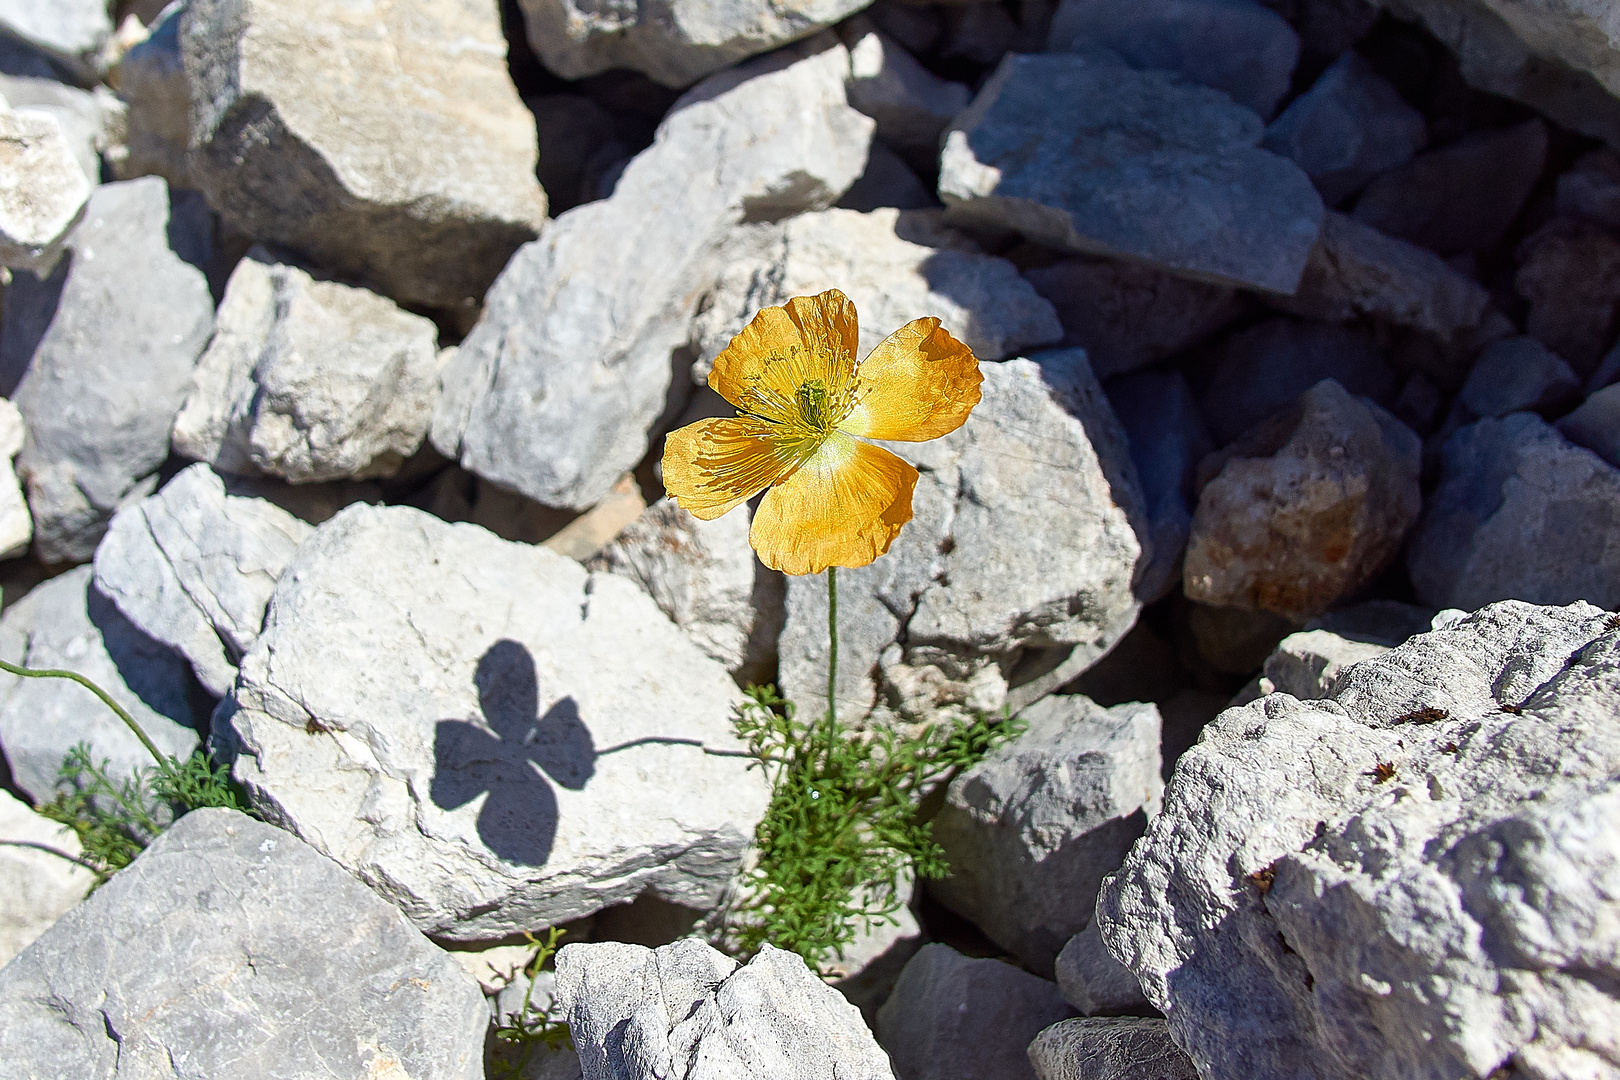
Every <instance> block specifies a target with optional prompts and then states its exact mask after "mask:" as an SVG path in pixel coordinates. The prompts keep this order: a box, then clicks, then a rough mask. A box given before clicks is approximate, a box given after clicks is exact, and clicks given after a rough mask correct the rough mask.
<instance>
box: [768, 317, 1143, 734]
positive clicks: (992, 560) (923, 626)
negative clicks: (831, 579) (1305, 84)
mask: <svg viewBox="0 0 1620 1080" xmlns="http://www.w3.org/2000/svg"><path fill="white" fill-rule="evenodd" d="M980 370H981V371H982V372H983V373H984V384H983V387H982V390H983V394H984V397H983V400H982V401H981V402H980V403H979V405H978V407H977V408H975V409H974V410H973V414H972V415H971V416H970V417H969V418H968V421H967V423H966V424H964V425H963V426H962V427H961V428H959V429H958V430H957V431H955V432H952V433H951V434H950V435H947V436H945V437H944V438H942V439H937V440H935V441H933V442H931V443H905V444H895V445H894V449H895V450H896V451H898V452H899V453H900V454H901V455H902V456H904V457H905V458H906V459H907V460H909V461H911V462H912V463H913V464H915V465H916V466H917V468H918V470H919V471H920V473H921V477H920V479H919V480H918V482H917V488H916V492H915V494H914V496H913V499H912V509H913V512H914V515H915V516H914V517H913V519H912V521H911V522H910V524H908V525H907V526H906V528H905V529H904V530H902V532H901V533H900V536H899V537H898V538H897V539H896V540H895V542H894V546H893V547H892V548H891V549H890V551H889V554H888V555H886V556H885V557H883V558H881V559H879V560H877V561H876V562H874V563H872V564H871V565H870V566H866V567H862V568H861V569H859V570H846V571H845V572H844V573H841V574H839V575H838V588H839V598H838V615H839V677H838V678H839V682H838V712H839V715H840V716H841V717H843V718H844V719H846V720H849V721H858V720H860V719H861V718H862V717H864V716H866V715H867V713H868V711H869V710H870V709H871V708H872V707H873V705H874V703H877V702H883V703H884V704H883V706H882V708H883V709H884V710H888V711H890V712H894V713H898V715H899V716H900V717H902V718H904V719H905V720H907V721H928V720H934V719H945V718H950V717H963V716H967V715H970V714H971V713H972V712H974V711H976V710H982V711H985V712H996V711H998V710H1000V709H1001V707H1002V706H1003V705H1005V704H1008V703H1009V702H1012V703H1013V705H1014V708H1015V709H1016V708H1018V707H1021V705H1022V704H1027V703H1028V702H1029V701H1031V700H1033V699H1034V698H1033V696H1031V697H1026V698H1024V699H1023V700H1022V701H1020V700H1019V697H1020V695H1021V694H1026V693H1028V692H1029V691H1028V689H1027V688H1024V687H1020V688H1017V689H1015V690H1013V691H1012V692H1011V693H1009V687H1008V676H1009V674H1011V672H1012V669H1013V668H1014V667H1015V666H1016V664H1017V662H1018V660H1019V659H1020V658H1021V657H1023V656H1024V655H1025V654H1026V653H1027V652H1031V651H1036V650H1042V649H1048V648H1070V647H1072V649H1073V652H1072V653H1071V660H1072V662H1073V664H1074V665H1076V672H1075V673H1078V670H1081V669H1083V668H1084V667H1086V666H1089V665H1090V663H1091V662H1092V661H1094V660H1096V658H1097V657H1099V656H1101V655H1102V654H1103V653H1104V652H1106V651H1107V650H1108V649H1109V648H1110V647H1111V646H1112V645H1113V644H1114V642H1116V641H1117V640H1119V638H1120V637H1122V636H1124V634H1125V632H1126V631H1127V630H1129V629H1130V627H1131V625H1132V623H1134V622H1135V620H1136V613H1137V610H1138V607H1139V605H1138V602H1137V600H1136V598H1135V596H1134V595H1133V594H1132V592H1131V587H1132V582H1133V579H1134V577H1135V574H1136V567H1137V563H1138V561H1139V560H1140V559H1141V558H1142V557H1143V548H1144V543H1143V540H1142V539H1141V538H1142V537H1145V536H1146V535H1147V528H1148V526H1147V522H1146V516H1145V513H1144V511H1143V509H1142V503H1143V499H1142V495H1141V488H1140V485H1139V483H1138V481H1137V479H1136V476H1135V468H1134V466H1133V465H1132V464H1131V461H1130V451H1129V448H1128V447H1127V445H1126V441H1125V434H1124V432H1123V431H1122V430H1121V429H1120V427H1119V422H1118V420H1116V419H1115V417H1114V415H1113V411H1112V410H1111V409H1110V408H1109V406H1108V402H1107V399H1106V398H1105V397H1104V396H1103V393H1102V388H1101V387H1100V386H1098V384H1097V381H1096V378H1095V377H1094V376H1093V375H1092V374H1091V370H1090V368H1089V367H1088V366H1087V365H1086V361H1085V354H1084V352H1083V351H1081V350H1079V349H1067V350H1060V351H1054V352H1048V353H1040V354H1037V356H1036V358H1035V359H1034V360H1028V359H1016V360H1009V361H1006V362H1005V363H1000V364H996V363H986V364H982V365H981V366H980ZM1012 537H1019V538H1020V539H1019V540H1018V541H1016V542H1015V541H1013V540H1011V539H1010V538H1012ZM779 651H780V656H781V667H780V680H781V686H782V688H783V691H784V693H786V694H787V696H788V697H790V698H791V699H792V700H793V701H795V702H797V703H798V707H799V709H800V710H801V712H802V713H804V714H805V715H814V714H816V713H819V712H821V711H822V710H824V709H825V708H826V686H827V587H826V581H825V579H824V578H823V577H820V576H817V577H794V578H790V579H789V580H788V598H787V624H786V626H785V627H784V629H783V632H782V637H781V638H780V641H779ZM1060 681H1063V680H1060ZM1057 685H1059V684H1058V683H1053V684H1052V685H1050V686H1047V687H1045V689H1044V690H1042V691H1039V693H1049V692H1050V691H1051V690H1053V689H1056V687H1057ZM1039 693H1037V694H1036V695H1035V696H1039Z"/></svg>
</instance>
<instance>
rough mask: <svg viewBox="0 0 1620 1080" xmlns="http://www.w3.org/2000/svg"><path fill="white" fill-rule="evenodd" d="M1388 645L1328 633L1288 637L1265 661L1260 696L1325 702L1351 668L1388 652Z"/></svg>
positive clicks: (1310, 633)
mask: <svg viewBox="0 0 1620 1080" xmlns="http://www.w3.org/2000/svg"><path fill="white" fill-rule="evenodd" d="M1389 648H1390V647H1389V646H1388V645H1380V644H1376V643H1374V642H1367V641H1355V640H1353V639H1350V638H1345V637H1340V636H1339V635H1338V634H1335V633H1332V632H1331V631H1328V630H1306V631H1302V632H1300V633H1298V634H1289V635H1288V636H1287V637H1285V638H1283V639H1282V640H1281V641H1280V642H1278V643H1277V648H1276V649H1275V651H1273V652H1272V654H1271V655H1270V656H1268V657H1266V665H1265V667H1264V668H1263V669H1262V671H1263V673H1264V674H1263V676H1262V681H1261V689H1262V693H1266V694H1270V693H1280V694H1292V695H1293V696H1294V697H1297V698H1299V699H1300V700H1301V701H1314V700H1316V699H1318V698H1325V697H1327V696H1328V695H1330V694H1331V693H1332V692H1333V687H1334V685H1335V684H1336V683H1337V682H1338V681H1339V676H1340V675H1341V674H1342V673H1343V672H1344V669H1345V668H1347V667H1349V666H1350V665H1351V664H1359V663H1360V662H1361V661H1363V660H1371V659H1372V658H1373V657H1375V656H1382V655H1384V654H1385V653H1387V652H1388V651H1389Z"/></svg>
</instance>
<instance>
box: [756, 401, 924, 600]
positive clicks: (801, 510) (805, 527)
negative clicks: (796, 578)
mask: <svg viewBox="0 0 1620 1080" xmlns="http://www.w3.org/2000/svg"><path fill="white" fill-rule="evenodd" d="M916 486H917V470H916V469H913V468H912V467H911V466H910V465H907V464H906V463H905V462H904V461H901V460H900V459H899V458H897V457H895V456H894V455H893V454H891V453H889V452H888V451H887V450H885V449H883V448H882V447H879V446H870V445H868V444H866V443H863V442H858V441H856V440H855V439H852V438H850V437H849V436H848V435H845V434H843V433H842V432H834V433H833V434H832V437H831V438H829V439H828V440H827V441H826V443H824V444H823V445H822V447H821V449H820V450H818V451H817V452H816V453H815V455H814V456H813V457H811V458H810V459H809V460H808V461H806V462H805V463H804V464H803V465H802V466H800V468H799V470H798V471H797V472H795V473H794V474H793V475H792V476H790V477H788V478H787V479H786V480H784V481H782V482H781V483H780V484H777V485H776V486H775V487H773V488H771V489H770V490H769V491H767V492H766V493H765V498H764V499H762V500H760V504H759V509H758V510H757V511H755V512H754V524H753V527H752V528H751V529H750V530H749V533H748V541H749V543H751V544H753V545H754V550H755V551H756V552H758V553H759V559H760V561H761V562H763V563H764V564H765V565H766V566H769V567H771V568H772V569H773V570H780V571H782V572H783V573H785V574H819V573H821V571H823V570H825V569H826V568H827V567H829V566H865V565H866V564H867V563H869V562H871V561H872V560H873V559H875V558H877V557H878V556H879V555H882V554H883V553H884V552H885V551H888V550H889V545H890V544H891V543H893V542H894V538H895V537H896V536H898V535H899V534H900V528H901V526H903V525H904V524H905V523H906V522H908V521H910V520H911V493H912V491H913V490H914V489H915V488H916Z"/></svg>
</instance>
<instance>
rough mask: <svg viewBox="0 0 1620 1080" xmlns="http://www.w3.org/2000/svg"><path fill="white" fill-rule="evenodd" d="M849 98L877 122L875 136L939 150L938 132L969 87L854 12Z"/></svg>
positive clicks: (963, 103)
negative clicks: (921, 59)
mask: <svg viewBox="0 0 1620 1080" xmlns="http://www.w3.org/2000/svg"><path fill="white" fill-rule="evenodd" d="M848 26H849V29H848V31H847V32H846V33H845V37H844V40H845V41H846V42H848V43H849V83H848V88H849V103H850V104H851V105H853V106H855V108H857V109H859V110H860V111H861V112H863V113H865V114H866V115H867V116H870V117H871V118H872V119H873V121H875V122H876V123H877V132H876V134H877V137H878V139H879V140H881V141H882V142H883V143H885V144H886V145H888V146H889V147H891V148H893V149H895V150H900V151H917V152H920V153H922V154H924V155H926V156H928V157H934V156H935V155H937V154H938V153H939V136H940V134H941V133H942V132H943V131H944V130H945V127H946V125H948V124H949V123H950V122H951V119H952V118H953V117H954V116H955V115H956V114H957V113H959V112H961V111H962V110H963V109H965V108H967V104H968V100H969V99H970V98H972V96H973V92H972V91H971V90H969V89H968V88H967V87H966V86H965V85H963V84H962V83H958V82H951V81H950V80H948V79H942V78H940V77H939V76H938V75H935V74H934V73H933V72H931V71H929V70H928V69H927V68H925V67H923V66H922V65H921V64H920V63H918V62H917V60H916V59H915V58H914V57H913V56H912V55H911V54H910V53H908V52H906V50H905V48H904V47H903V46H902V45H901V44H900V43H899V42H897V41H895V40H894V39H893V38H891V37H889V36H888V35H887V34H885V33H883V32H882V31H881V30H879V29H877V27H875V26H873V25H872V23H871V21H870V20H867V19H865V18H861V17H857V18H855V19H852V20H851V21H850V23H849V24H848Z"/></svg>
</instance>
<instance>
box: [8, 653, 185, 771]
mask: <svg viewBox="0 0 1620 1080" xmlns="http://www.w3.org/2000/svg"><path fill="white" fill-rule="evenodd" d="M0 671H8V672H10V673H11V674H13V675H21V676H22V677H23V678H25V679H71V680H73V681H74V682H76V683H78V684H79V685H80V686H82V687H84V688H85V689H86V690H88V691H90V692H91V693H92V694H94V695H96V697H98V698H100V699H101V700H102V702H103V703H105V704H106V706H107V708H109V709H111V710H112V711H113V712H115V713H117V714H118V719H120V720H122V721H123V722H124V724H125V725H126V726H127V727H128V728H129V730H131V731H133V732H134V733H135V737H136V738H137V739H139V740H141V745H142V746H144V747H146V750H147V753H149V754H151V755H152V759H153V760H154V761H156V762H157V766H158V771H159V772H161V773H163V774H164V775H165V776H168V775H171V774H172V773H173V772H174V766H173V765H172V764H170V762H169V759H168V758H167V757H165V756H164V755H163V752H162V751H160V750H159V749H158V748H157V744H156V743H154V742H153V741H152V740H151V739H149V738H147V736H146V732H145V731H142V730H141V725H139V724H137V723H136V722H135V718H134V717H133V716H131V715H129V713H128V712H126V711H125V710H124V707H123V706H122V705H120V704H118V702H116V701H114V700H113V699H112V697H111V695H109V694H108V693H107V691H105V690H103V689H102V688H101V687H99V686H97V685H96V684H95V683H93V682H91V681H90V680H89V679H87V678H85V677H84V676H83V675H80V674H79V673H78V672H76V671H60V670H57V669H54V668H45V669H34V668H25V667H18V666H17V665H16V664H8V663H6V662H5V661H4V660H0Z"/></svg>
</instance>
